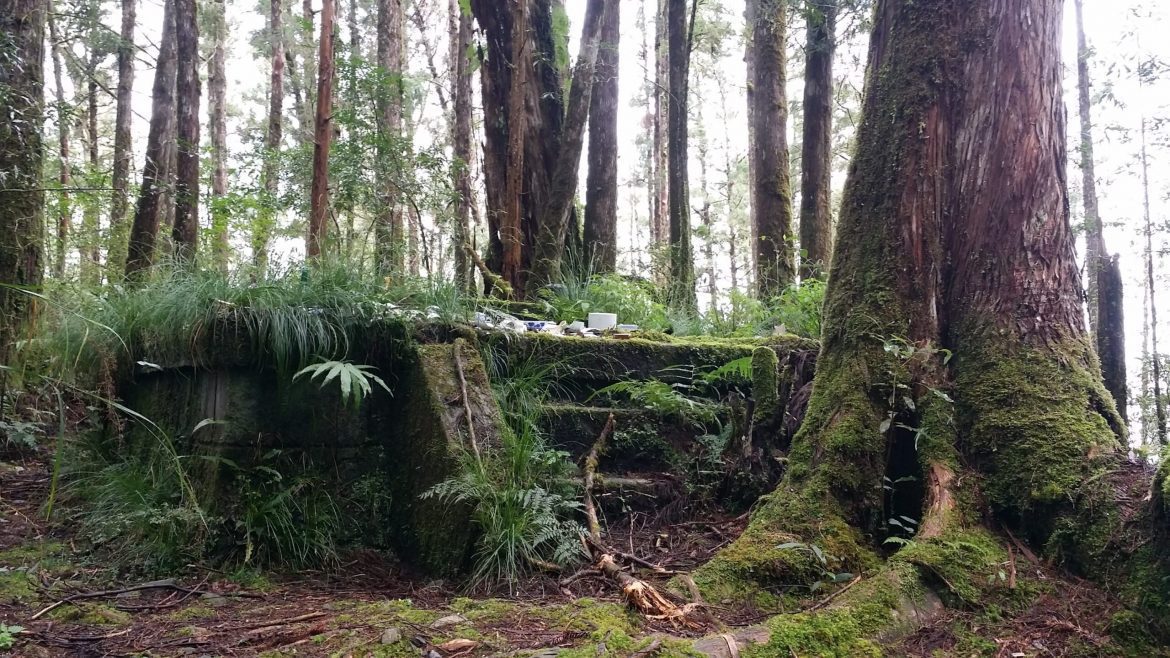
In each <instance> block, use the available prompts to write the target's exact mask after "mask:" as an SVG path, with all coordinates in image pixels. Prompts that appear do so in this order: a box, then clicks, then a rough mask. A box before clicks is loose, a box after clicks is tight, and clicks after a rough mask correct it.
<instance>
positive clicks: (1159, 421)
mask: <svg viewBox="0 0 1170 658" xmlns="http://www.w3.org/2000/svg"><path fill="white" fill-rule="evenodd" d="M1141 161H1142V214H1143V216H1144V217H1145V224H1146V301H1147V304H1148V308H1149V309H1150V356H1151V360H1150V369H1151V377H1150V379H1151V383H1152V384H1153V386H1154V436H1156V437H1157V438H1158V444H1159V445H1161V446H1166V445H1170V443H1168V441H1170V437H1168V436H1167V427H1166V401H1165V400H1163V399H1162V363H1161V361H1162V355H1161V353H1160V352H1158V303H1157V294H1156V293H1157V290H1158V288H1157V286H1156V282H1155V279H1154V225H1153V222H1152V220H1151V219H1150V161H1149V158H1148V157H1147V154H1146V118H1145V117H1144V116H1143V117H1142V129H1141Z"/></svg>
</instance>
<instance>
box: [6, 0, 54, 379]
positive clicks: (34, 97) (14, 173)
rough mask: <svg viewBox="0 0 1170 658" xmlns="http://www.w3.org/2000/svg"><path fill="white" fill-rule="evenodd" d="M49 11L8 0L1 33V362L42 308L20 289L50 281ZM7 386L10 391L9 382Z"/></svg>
mask: <svg viewBox="0 0 1170 658" xmlns="http://www.w3.org/2000/svg"><path fill="white" fill-rule="evenodd" d="M47 12H48V6H47V2H46V1H45V0H0V34H3V35H5V37H6V39H7V42H6V46H5V49H4V51H3V54H2V55H0V58H4V61H3V64H2V65H0V89H2V90H4V91H3V94H4V102H3V103H2V104H0V171H2V172H4V178H3V180H2V181H0V283H3V284H5V285H3V286H0V363H2V364H6V365H7V364H9V363H11V356H12V343H13V342H14V341H15V339H16V337H17V335H18V332H19V330H20V327H21V326H22V325H23V324H24V323H25V321H26V320H27V319H28V317H29V316H30V315H31V313H32V311H33V310H34V309H32V308H30V299H31V298H30V297H29V296H28V295H26V294H24V293H23V292H21V291H19V290H16V289H14V288H13V287H14V286H15V287H20V288H36V287H38V286H40V284H41V277H42V266H41V239H42V237H41V236H42V235H43V231H44V205H45V193H44V190H43V184H42V176H43V165H44V152H43V150H42V148H41V124H42V122H43V119H44V107H43V105H44V93H45V71H44V62H45V50H44V48H45V16H46V14H47ZM0 382H2V383H0V389H6V388H7V381H6V377H5V378H4V379H3V380H0ZM4 392H5V391H3V390H0V393H4ZM0 399H2V398H0Z"/></svg>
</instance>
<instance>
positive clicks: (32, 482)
mask: <svg viewBox="0 0 1170 658" xmlns="http://www.w3.org/2000/svg"><path fill="white" fill-rule="evenodd" d="M49 482H50V476H49V470H48V468H47V467H46V465H45V464H44V463H42V462H40V461H38V460H36V459H26V460H25V461H23V462H17V463H13V462H0V646H3V639H4V636H5V634H6V633H7V634H8V635H9V636H10V638H11V641H12V642H13V643H14V645H13V646H12V648H11V649H9V650H8V653H7V654H5V650H4V649H0V655H14V656H183V655H191V656H255V655H270V656H339V657H341V656H393V657H399V656H401V657H404V658H405V657H418V658H453V657H456V658H461V657H478V656H489V655H535V656H539V657H540V658H551V656H554V655H558V654H559V655H561V656H562V658H576V657H578V656H580V657H581V658H585V657H588V658H596V657H598V656H602V655H619V656H622V655H624V656H633V657H634V658H649V657H650V656H651V655H654V654H658V655H660V656H665V655H670V654H675V655H677V654H679V653H681V652H682V650H681V647H684V646H685V644H684V641H685V640H686V638H687V637H688V636H691V637H693V636H697V635H702V634H718V633H726V632H730V631H732V630H734V629H735V628H736V627H742V626H747V625H751V624H758V623H760V622H763V621H764V620H766V619H767V617H768V616H769V615H771V614H774V613H775V612H776V611H768V610H754V609H743V608H738V609H730V608H727V607H725V606H721V605H719V603H713V604H712V606H711V610H710V612H711V613H712V616H713V617H715V618H717V619H718V622H719V624H721V627H719V628H716V627H710V628H705V629H699V630H686V629H679V628H674V627H672V626H671V625H670V624H668V623H666V622H654V621H650V620H647V619H644V618H642V617H640V616H639V615H637V614H635V613H633V612H631V611H629V610H628V609H626V607H625V606H624V604H623V602H622V601H621V600H620V599H619V598H618V595H617V590H616V589H615V587H614V586H613V584H612V583H611V582H610V581H608V580H606V579H605V578H603V577H602V576H601V574H600V573H597V572H593V571H592V570H589V569H586V570H583V571H581V572H577V573H575V574H572V576H571V577H568V578H566V577H564V576H563V575H557V576H554V575H538V576H534V577H532V578H531V579H529V580H527V581H525V582H523V583H520V584H519V585H518V586H517V588H516V590H515V591H513V592H511V593H509V592H507V591H502V592H495V593H475V592H467V591H462V590H460V589H459V588H458V584H457V583H451V582H444V581H428V580H426V579H423V578H420V577H418V576H417V575H415V574H412V573H410V572H409V571H408V570H407V569H405V568H403V567H402V566H401V565H399V564H396V563H394V562H392V561H389V560H387V559H386V558H385V557H384V556H382V555H379V554H377V553H375V552H373V551H362V552H357V553H352V554H349V555H347V556H345V559H344V561H343V563H342V565H341V566H340V568H338V569H336V570H334V571H331V572H329V573H324V572H301V573H296V574H271V573H264V574H260V573H255V572H248V571H241V572H237V573H232V574H229V573H224V572H220V571H217V570H214V569H211V568H207V567H203V566H199V565H191V566H190V567H189V568H187V569H186V570H184V571H183V573H181V574H176V575H174V577H173V578H168V579H165V580H161V581H144V580H143V579H142V578H133V577H130V576H127V575H121V574H119V573H117V572H116V571H115V570H114V569H113V568H111V567H110V566H109V565H108V564H104V563H103V562H102V561H101V558H100V557H98V555H99V554H96V553H90V552H88V551H89V548H88V546H87V543H86V542H85V538H83V537H77V536H74V535H73V533H72V532H71V530H70V528H67V527H62V526H59V525H49V524H46V523H45V522H44V521H43V520H42V519H43V510H42V507H43V503H44V501H45V499H46V497H47V495H48V489H49ZM745 524H746V518H745V517H732V516H728V515H719V514H704V518H703V519H701V520H696V519H691V520H687V521H682V522H676V523H672V524H665V523H656V522H655V519H654V518H652V517H651V516H650V515H648V514H645V513H640V514H639V513H635V514H634V515H632V516H629V517H625V518H622V519H618V520H616V521H615V522H614V523H613V525H611V526H610V527H609V528H608V532H607V535H606V538H605V539H606V542H607V543H608V544H609V545H610V546H612V547H615V548H617V549H618V550H620V551H625V552H628V553H630V554H633V555H636V556H637V557H638V558H640V559H642V560H645V561H646V562H650V563H654V564H657V565H660V566H661V567H662V568H663V569H665V570H666V571H668V572H687V571H690V570H692V569H693V568H694V567H696V566H697V565H699V564H701V563H702V562H704V561H705V560H706V559H708V558H709V557H710V556H711V555H712V554H713V553H714V552H715V551H717V550H718V549H719V548H721V547H722V546H725V545H726V544H728V543H730V542H731V541H732V540H734V539H735V537H737V536H738V535H739V533H740V532H742V530H743V528H744V526H745ZM1020 568H1021V569H1034V570H1036V572H1037V573H1039V574H1042V577H1043V578H1046V579H1049V580H1050V582H1051V584H1052V586H1051V588H1050V590H1049V591H1048V592H1046V593H1044V594H1042V595H1040V596H1039V597H1037V598H1036V600H1035V602H1034V603H1033V604H1032V605H1031V606H1030V607H1029V608H1027V609H1025V610H1017V611H987V610H981V611H964V610H948V611H947V612H945V613H944V615H943V617H942V618H940V619H939V620H937V622H936V623H934V624H931V625H930V626H928V627H924V628H922V629H920V630H919V631H918V632H916V633H914V634H912V635H910V636H908V637H903V638H898V639H897V640H896V641H894V642H891V643H890V644H889V645H888V646H887V647H886V653H887V654H888V655H891V656H978V655H986V656H1004V657H1014V656H1093V655H1102V656H1104V655H1119V654H1120V653H1121V650H1120V649H1118V648H1117V647H1116V646H1115V645H1114V644H1113V643H1112V641H1111V639H1110V637H1109V636H1108V633H1107V630H1106V629H1107V624H1108V621H1109V619H1110V617H1111V616H1112V615H1113V613H1114V612H1116V611H1117V610H1119V606H1118V605H1117V604H1116V603H1115V602H1113V601H1112V600H1111V599H1109V598H1108V597H1107V596H1105V595H1104V594H1102V593H1101V592H1100V591H1099V590H1097V589H1094V588H1093V587H1090V586H1088V585H1087V584H1084V583H1081V582H1078V581H1076V580H1073V579H1068V578H1059V577H1057V576H1055V575H1053V574H1051V573H1050V572H1049V570H1047V568H1046V567H1044V566H1043V565H1036V564H1032V563H1030V562H1028V561H1027V560H1026V559H1024V557H1021V566H1020ZM636 574H637V575H638V576H639V577H641V578H644V579H646V580H648V581H650V582H655V583H657V584H659V585H663V584H665V581H666V579H667V578H668V577H669V574H656V573H654V572H652V571H650V570H648V569H641V570H639V571H637V572H636ZM664 636H670V637H671V638H677V639H676V640H672V641H667V642H665V643H664V642H662V641H661V638H662V637H664ZM745 654H748V655H750V650H747V651H745ZM792 655H797V654H796V653H795V652H792ZM801 658H803V657H801Z"/></svg>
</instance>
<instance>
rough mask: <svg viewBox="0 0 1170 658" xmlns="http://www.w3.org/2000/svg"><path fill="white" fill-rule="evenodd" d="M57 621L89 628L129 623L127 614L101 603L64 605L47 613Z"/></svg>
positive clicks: (129, 618)
mask: <svg viewBox="0 0 1170 658" xmlns="http://www.w3.org/2000/svg"><path fill="white" fill-rule="evenodd" d="M48 616H49V617H51V618H52V619H55V620H57V621H62V622H71V623H75V624H87V625H89V626H124V625H126V624H129V623H130V620H131V617H130V615H129V613H126V612H122V611H121V610H117V609H115V608H112V607H110V606H108V605H105V604H102V603H66V604H65V605H62V606H58V607H57V608H54V609H53V610H51V611H49V614H48Z"/></svg>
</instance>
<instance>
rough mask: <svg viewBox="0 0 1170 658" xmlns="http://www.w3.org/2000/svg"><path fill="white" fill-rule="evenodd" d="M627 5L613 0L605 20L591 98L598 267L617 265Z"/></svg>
mask: <svg viewBox="0 0 1170 658" xmlns="http://www.w3.org/2000/svg"><path fill="white" fill-rule="evenodd" d="M620 14H621V3H620V2H609V3H608V6H607V7H606V11H605V18H604V20H603V21H602V24H601V36H600V45H599V47H598V51H597V66H596V72H595V82H594V83H593V84H594V89H593V96H592V98H591V99H590V101H589V157H588V163H589V172H588V174H587V175H586V178H585V237H584V239H585V258H586V262H587V263H589V264H590V265H591V266H592V267H593V270H594V271H596V272H599V273H609V272H613V271H614V270H615V269H617V208H618V176H617V162H618V140H617V120H618V70H619V69H618V59H619V58H618V47H619V45H620V44H619V42H618V40H619V38H620V34H621V33H620V29H619V28H620V23H621V18H620Z"/></svg>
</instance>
